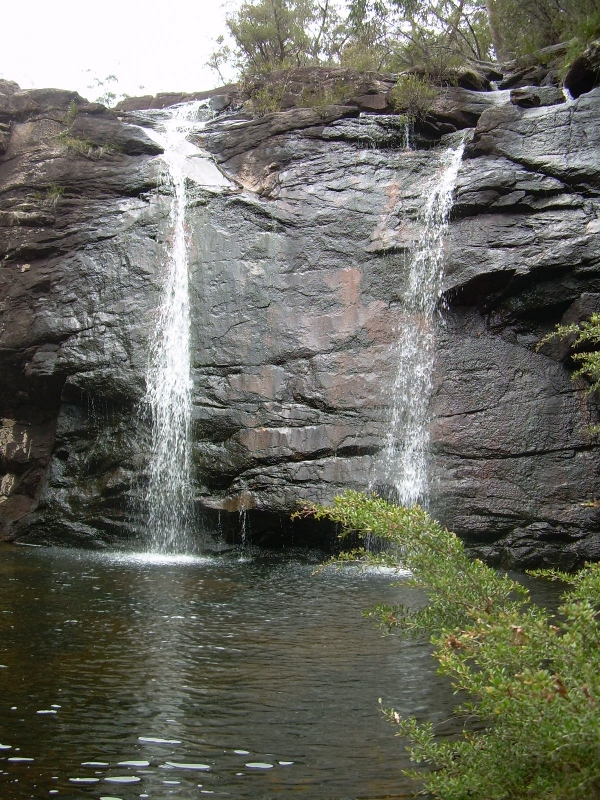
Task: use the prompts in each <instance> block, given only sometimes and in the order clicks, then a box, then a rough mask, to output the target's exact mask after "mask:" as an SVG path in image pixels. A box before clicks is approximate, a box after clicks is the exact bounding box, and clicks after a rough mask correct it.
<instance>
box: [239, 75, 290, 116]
mask: <svg viewBox="0 0 600 800" xmlns="http://www.w3.org/2000/svg"><path fill="white" fill-rule="evenodd" d="M248 91H249V94H250V106H251V108H252V113H253V114H255V115H256V116H257V117H264V116H265V114H270V113H272V112H274V111H281V107H282V102H283V98H284V97H285V95H286V94H287V86H286V85H285V83H283V82H281V81H279V82H274V83H265V84H264V85H263V86H252V85H251V86H249V89H248Z"/></svg>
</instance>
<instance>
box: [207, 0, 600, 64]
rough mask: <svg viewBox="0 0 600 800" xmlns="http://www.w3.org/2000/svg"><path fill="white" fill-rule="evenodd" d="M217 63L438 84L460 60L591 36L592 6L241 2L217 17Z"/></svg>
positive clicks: (532, 0) (387, 0)
mask: <svg viewBox="0 0 600 800" xmlns="http://www.w3.org/2000/svg"><path fill="white" fill-rule="evenodd" d="M227 27H228V30H229V33H230V34H231V36H232V38H233V41H234V42H235V49H234V51H231V50H230V49H229V48H228V47H227V46H225V45H223V43H222V41H221V47H220V49H218V50H217V51H215V53H213V55H212V57H211V60H210V61H209V64H210V65H211V66H213V68H214V69H216V70H217V71H218V69H219V65H220V64H221V63H223V62H224V61H227V60H233V61H235V62H236V63H237V65H238V67H239V68H240V70H241V72H242V74H256V73H261V72H268V71H270V70H274V69H282V68H291V67H299V66H306V65H342V66H349V67H354V68H356V69H362V70H366V69H386V70H391V71H399V70H403V69H410V68H414V67H420V68H421V69H424V70H425V71H426V72H428V73H429V74H430V75H431V77H432V78H434V79H438V78H439V77H440V75H442V74H443V73H444V71H445V70H448V69H452V68H453V67H456V66H461V65H463V64H464V62H465V60H467V59H476V60H486V59H492V58H494V57H495V56H496V57H498V58H500V59H507V58H511V57H513V56H522V55H527V54H532V53H536V52H537V51H538V50H539V49H541V48H544V47H546V46H549V45H553V44H556V43H558V42H561V41H567V40H573V41H574V45H573V48H572V50H571V55H572V56H573V55H575V54H577V52H579V51H580V50H581V49H582V48H583V47H584V46H585V44H586V43H587V42H588V41H590V40H591V39H593V38H595V37H597V36H599V35H600V0H349V2H348V4H347V6H344V5H342V4H341V3H336V2H334V1H333V0H247V2H244V3H242V4H241V5H240V7H239V8H238V9H237V11H235V12H234V13H232V14H230V15H229V16H228V17H227Z"/></svg>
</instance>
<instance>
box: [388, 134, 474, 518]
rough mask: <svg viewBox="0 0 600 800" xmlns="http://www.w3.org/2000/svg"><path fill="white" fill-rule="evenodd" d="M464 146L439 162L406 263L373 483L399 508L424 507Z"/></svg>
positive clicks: (454, 149) (461, 145) (446, 154)
mask: <svg viewBox="0 0 600 800" xmlns="http://www.w3.org/2000/svg"><path fill="white" fill-rule="evenodd" d="M463 151H464V143H461V144H460V145H459V146H458V147H456V148H450V149H448V150H446V152H445V153H444V154H443V156H442V162H441V168H440V172H439V174H438V176H437V177H436V179H435V180H434V182H433V185H432V187H431V189H430V192H429V194H428V196H427V200H426V202H425V205H424V208H423V211H422V213H421V218H420V220H419V222H420V223H421V225H422V229H423V230H422V233H421V236H420V238H419V239H418V241H417V243H416V245H415V246H414V248H413V250H412V253H411V255H410V258H409V271H408V280H407V288H406V291H405V294H404V298H403V308H402V317H401V321H400V326H399V331H398V344H397V351H396V357H395V361H396V364H397V371H396V376H395V379H394V383H393V387H392V418H391V424H390V429H389V433H388V436H387V442H386V447H385V450H384V453H383V459H382V463H381V465H380V466H379V470H378V471H379V472H380V474H378V475H377V480H378V482H379V483H382V484H384V485H386V486H388V487H392V488H393V495H394V496H393V499H394V500H396V501H398V502H400V503H401V504H402V505H406V506H412V505H414V504H415V503H421V504H423V505H426V504H427V495H428V488H429V487H428V477H427V451H428V446H429V425H428V423H429V401H430V397H431V391H432V388H433V387H432V378H433V366H434V356H435V323H436V310H437V308H438V305H439V301H440V296H441V289H442V278H443V266H444V265H443V255H444V237H445V234H446V230H447V227H448V217H449V214H450V211H451V209H452V202H453V191H454V186H455V184H456V178H457V176H458V170H459V168H460V162H461V159H462V155H463Z"/></svg>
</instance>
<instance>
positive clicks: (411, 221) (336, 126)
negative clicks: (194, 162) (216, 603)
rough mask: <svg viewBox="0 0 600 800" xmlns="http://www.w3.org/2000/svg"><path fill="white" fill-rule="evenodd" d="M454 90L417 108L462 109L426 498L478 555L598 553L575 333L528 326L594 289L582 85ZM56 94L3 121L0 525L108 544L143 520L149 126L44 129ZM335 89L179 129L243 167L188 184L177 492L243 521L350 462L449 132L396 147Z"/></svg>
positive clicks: (568, 317)
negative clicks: (182, 431) (438, 140)
mask: <svg viewBox="0 0 600 800" xmlns="http://www.w3.org/2000/svg"><path fill="white" fill-rule="evenodd" d="M0 89H1V86H0ZM528 91H529V90H528ZM544 91H545V90H544ZM536 92H539V90H538V89H536ZM0 94H1V92H0ZM5 94H6V96H8V95H9V94H10V95H11V97H14V96H16V95H17V94H18V90H17V89H15V90H14V91H13V92H12V93H11V92H8V91H7V92H5ZM221 94H227V93H226V92H221ZM376 94H377V93H375V94H371V95H368V96H370V97H375V96H376ZM476 94H478V93H475V92H466V91H465V90H460V92H459V91H454V90H452V91H449V92H448V93H447V94H446V99H445V101H444V102H446V101H447V105H446V106H444V107H443V108H442V107H440V110H439V115H443V114H446V118H445V119H446V120H447V121H446V122H443V120H442V116H439V115H438V116H437V117H436V119H437V122H436V124H438V125H441V124H447V125H448V126H450V127H452V128H454V127H460V126H463V125H464V124H468V123H469V120H471V124H473V123H474V122H477V127H476V129H475V131H474V132H473V133H472V134H468V137H469V144H468V145H467V148H466V154H465V159H464V161H463V163H462V166H461V171H460V174H459V178H458V184H457V190H456V204H455V207H454V212H453V218H452V221H451V224H450V226H449V232H448V236H447V239H446V243H445V250H446V277H445V285H444V294H445V301H446V304H447V305H446V308H445V311H444V313H443V317H444V321H443V323H441V324H440V326H439V331H438V357H437V363H436V374H435V391H434V396H433V398H432V408H431V411H432V424H431V435H432V452H431V473H432V478H433V485H432V492H431V510H432V512H433V513H434V514H435V515H436V517H437V518H439V519H440V520H441V521H442V522H444V524H447V525H448V526H449V527H452V528H454V529H455V530H457V531H458V532H459V533H460V535H461V536H463V537H464V538H465V539H466V540H467V541H468V543H469V546H470V547H472V548H473V550H474V552H476V553H478V554H480V555H482V556H484V557H486V558H488V559H489V560H491V561H492V562H493V563H496V564H500V565H503V566H507V567H513V566H532V565H534V564H544V563H546V564H549V563H558V564H560V565H562V566H565V567H567V568H571V567H575V566H577V565H578V564H580V563H581V562H582V561H583V560H585V559H586V558H597V557H598V556H600V537H599V536H598V524H599V522H600V519H599V512H598V509H597V507H596V504H595V503H594V501H595V500H596V499H597V487H598V477H599V476H598V469H599V459H598V445H597V444H596V441H595V440H594V439H593V438H592V437H591V435H590V433H589V425H590V424H593V423H595V422H596V421H597V418H598V409H597V405H596V399H595V397H594V396H593V395H589V394H587V393H586V386H585V384H584V383H581V382H580V383H573V382H572V381H571V373H572V370H573V363H572V359H571V349H570V343H569V342H562V343H559V342H553V343H551V344H548V345H544V346H543V347H542V348H541V349H540V350H537V349H536V346H537V344H538V343H539V341H540V340H541V339H542V337H543V336H544V335H545V334H547V333H549V332H550V331H551V330H552V329H553V326H554V324H555V323H556V322H559V321H560V320H563V321H565V322H569V321H579V320H581V319H583V318H585V317H586V316H588V315H589V313H591V311H593V310H596V309H597V308H598V297H600V203H599V199H598V188H599V186H598V180H599V173H598V169H599V167H598V159H597V152H598V144H599V142H598V141H597V140H598V136H597V135H596V134H597V131H598V130H600V126H599V125H598V119H599V117H600V113H599V112H600V109H599V107H598V106H599V104H600V94H599V90H594V91H592V92H589V93H587V94H585V95H582V96H581V97H580V98H579V100H577V101H576V102H574V103H572V104H557V105H545V104H544V103H545V101H544V103H542V101H541V102H540V105H539V106H538V107H532V108H523V107H520V106H518V105H517V106H515V105H513V104H512V103H511V102H510V96H509V92H499V93H496V92H485V93H479V95H482V96H481V97H480V96H478V97H474V95H476ZM365 96H367V95H365ZM539 96H540V97H541V96H542V95H541V94H540V95H539ZM549 96H550V95H549V94H548V97H549ZM461 97H462V100H461V99H460V98H461ZM29 100H31V98H29ZM29 100H28V102H29ZM59 101H60V102H59ZM66 101H67V98H63V99H61V98H60V97H58V98H56V97H55V98H54V99H51V100H48V101H47V110H46V111H41V110H40V109H41V108H42V106H43V104H42V103H37V105H36V108H35V109H33V110H30V111H27V112H26V115H29V116H26V119H25V117H23V116H21V115H23V114H25V112H24V111H22V110H21V111H18V112H17V111H15V112H14V114H13V116H10V118H9V121H8V122H7V123H5V124H7V125H10V131H11V135H10V139H9V141H8V145H7V150H6V153H5V155H4V156H3V157H2V158H1V159H0V223H1V225H0V253H1V257H2V259H3V260H2V261H0V263H1V264H2V267H1V268H0V303H2V305H1V306H0V309H1V317H0V362H1V367H0V368H1V369H2V374H3V376H5V377H4V381H3V384H2V386H0V416H2V418H3V425H2V427H1V428H0V443H1V444H2V447H0V451H1V452H2V453H4V455H3V456H2V457H1V459H2V460H0V470H2V471H3V472H4V478H2V481H3V482H2V488H1V490H0V492H1V495H2V496H1V497H0V509H1V514H2V520H3V524H4V529H3V530H4V534H3V535H4V536H8V537H12V538H14V537H15V536H19V537H20V538H22V539H25V540H29V541H59V542H74V543H78V544H86V545H98V544H102V543H111V544H113V543H115V542H119V541H124V540H129V539H131V537H135V536H137V535H139V533H140V530H141V528H142V527H143V525H142V520H143V490H144V485H145V480H146V468H147V462H148V446H149V445H148V442H149V438H148V437H149V429H148V419H147V416H146V414H145V412H144V407H143V402H141V401H142V399H143V396H144V391H145V386H144V374H145V365H146V358H147V348H148V340H149V335H150V331H151V329H152V324H153V319H154V314H155V310H156V305H157V298H158V288H159V276H160V269H161V260H162V259H163V258H164V251H165V247H166V241H167V239H168V236H169V230H168V211H169V198H168V196H167V194H166V193H167V189H165V188H162V189H161V190H157V189H156V178H157V175H158V171H159V169H158V165H157V163H156V162H155V161H153V160H152V158H151V157H150V152H148V151H147V150H140V151H139V153H140V154H139V155H126V154H125V152H117V151H114V152H104V153H103V154H101V155H98V154H97V155H96V156H93V157H92V156H90V157H87V156H86V155H85V154H81V153H76V152H73V151H72V150H69V148H66V147H65V146H64V137H63V139H61V135H62V134H63V133H64V131H65V129H66V125H67V122H68V120H67V118H66V117H65V114H67V112H68V108H69V106H70V103H71V100H69V102H68V103H67V102H66ZM0 102H4V101H3V100H2V99H1V97H0ZM18 102H19V103H21V104H23V103H24V102H25V101H24V100H22V99H19V101H18ZM161 102H162V101H161ZM60 103H62V106H61V105H60ZM65 103H66V105H65ZM461 103H463V106H462V107H461ZM59 106H60V107H59ZM15 108H17V106H15ZM19 108H21V106H19ZM57 109H58V110H57ZM444 109H445V110H444ZM453 109H454V110H453ZM133 113H134V112H131V114H133ZM358 114H359V112H358V109H357V108H356V107H353V108H350V107H340V106H333V107H330V108H327V109H324V110H322V111H317V110H315V109H306V108H294V109H292V110H290V111H287V112H284V113H280V114H273V115H267V116H265V117H263V118H260V119H256V120H250V119H248V118H247V117H244V116H240V115H233V114H232V115H230V116H225V115H223V116H222V117H221V118H219V119H218V120H216V121H214V122H212V123H211V124H209V125H208V126H207V128H206V132H205V135H204V136H203V137H202V138H201V141H199V143H200V144H201V145H203V146H205V147H206V148H207V149H208V150H209V151H210V152H212V153H214V155H215V158H216V160H217V161H218V163H219V165H220V168H221V169H222V170H223V171H224V172H225V173H226V174H227V175H229V176H230V177H231V179H232V180H233V181H234V182H235V184H236V185H237V186H238V187H239V189H238V190H232V191H228V192H224V193H220V194H219V193H215V192H209V191H207V190H204V189H202V188H201V187H195V186H191V185H190V187H189V188H190V200H191V202H190V207H189V210H188V230H189V234H190V275H191V291H192V317H193V319H192V345H193V347H192V350H193V380H194V398H193V401H194V419H193V432H194V433H193V435H194V442H193V456H194V465H195V470H196V475H195V489H196V498H197V506H198V508H199V509H203V510H204V512H205V513H206V514H207V515H208V519H210V520H212V521H213V522H215V521H216V520H217V519H218V515H219V514H220V515H221V519H225V517H226V515H233V516H232V517H231V518H232V519H234V518H235V519H236V520H237V519H238V518H239V515H240V513H243V514H247V515H248V519H252V521H253V522H252V525H253V529H254V530H256V536H257V538H258V539H260V541H264V540H265V538H267V528H268V527H269V526H271V527H272V526H273V525H276V526H277V528H278V529H279V526H280V525H283V526H284V527H285V525H286V524H287V522H286V520H287V519H288V516H289V514H290V512H291V511H293V510H294V509H295V508H296V507H297V504H298V503H302V502H314V501H329V500H331V499H332V498H333V496H334V495H335V494H336V493H338V492H340V491H342V490H343V489H344V488H346V487H351V488H358V489H362V488H365V487H367V486H368V485H369V482H370V481H371V479H372V478H373V475H374V472H373V467H374V464H376V462H377V459H378V458H379V457H380V455H381V451H382V449H383V447H384V446H385V441H386V435H387V432H388V429H389V420H390V414H391V408H390V405H391V397H390V392H389V387H390V384H391V383H392V382H393V376H394V372H395V368H396V363H395V340H396V333H395V331H396V330H397V328H398V325H399V322H400V319H401V314H402V310H401V299H402V295H403V291H404V288H405V282H406V278H407V264H406V259H407V258H408V257H409V254H410V250H411V247H412V246H413V245H414V243H415V241H416V240H417V239H418V237H419V235H420V232H421V230H422V227H421V223H420V221H419V214H420V212H421V210H422V208H423V204H424V202H425V198H426V196H427V193H428V191H429V188H430V187H431V186H432V185H433V184H434V182H435V180H436V178H437V176H438V175H439V170H440V169H441V163H442V161H441V154H442V153H443V151H444V149H445V147H446V146H449V145H450V144H452V143H453V144H454V146H456V145H457V142H458V140H459V139H460V137H461V136H462V134H460V133H458V134H454V138H451V139H444V141H443V143H442V144H440V145H438V146H436V147H434V148H433V149H429V150H424V149H423V150H413V151H408V150H405V149H403V141H404V138H403V137H404V133H405V131H404V127H403V125H404V124H403V122H402V121H401V120H399V118H398V117H397V116H394V115H379V116H377V115H371V116H369V117H361V116H358ZM436 114H438V112H437V111H436ZM123 115H124V116H126V117H127V119H128V120H133V119H140V120H141V119H142V118H143V114H139V115H138V116H137V117H134V116H130V115H129V114H126V112H125V110H123ZM461 115H462V116H461ZM78 120H79V123H78V124H79V125H81V126H84V127H85V130H84V129H83V127H82V129H81V133H80V134H78V135H81V136H82V137H84V136H85V138H89V140H90V141H93V142H95V143H97V144H98V145H99V146H100V147H102V143H103V142H105V141H108V139H109V135H110V136H113V135H115V134H113V133H111V132H112V131H117V130H118V131H121V132H122V133H123V135H124V136H127V137H131V138H130V139H129V141H140V139H139V136H141V135H142V134H139V136H138V134H137V133H136V134H135V135H133V131H131V130H130V128H131V127H132V126H127V125H124V124H123V125H122V126H121V127H118V128H117V127H115V126H116V125H117V124H118V125H121V123H120V122H118V120H115V118H114V117H113V116H111V115H110V114H106V113H105V112H103V111H98V112H97V113H94V114H91V113H89V112H88V111H85V110H81V109H80V111H79V114H78V115H77V116H76V117H75V119H74V120H73V121H72V125H73V126H75V123H76V122H77V121H78ZM450 120H453V121H450ZM77 131H78V128H77V127H75V132H77ZM85 131H88V133H86V132H85ZM123 131H124V132H123ZM440 133H441V131H440V130H439V128H438V129H437V134H436V136H439V135H440ZM93 137H96V138H93ZM103 137H104V138H103ZM431 138H435V137H434V136H433V135H432V137H431ZM419 144H420V145H423V146H424V145H425V141H424V140H422V141H420V142H419ZM431 145H432V141H431V140H430V141H429V142H427V146H428V147H430V148H431ZM144 146H145V145H144ZM131 152H134V151H133V150H132V151H131ZM151 152H155V151H151ZM140 515H141V516H140ZM261 520H262V523H261ZM323 535H324V536H325V533H324V534H323ZM328 535H329V532H328V533H327V536H328ZM277 536H279V533H277V534H273V537H275V538H276V537H277Z"/></svg>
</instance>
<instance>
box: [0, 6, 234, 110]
mask: <svg viewBox="0 0 600 800" xmlns="http://www.w3.org/2000/svg"><path fill="white" fill-rule="evenodd" d="M237 5H238V2H237V0H214V2H209V1H208V0H195V2H192V0H165V2H162V3H159V2H157V0H100V2H98V3H93V2H85V0H27V1H26V2H23V1H22V2H13V3H3V8H2V14H1V19H2V44H1V46H0V78H6V79H8V80H13V81H16V82H17V83H18V84H19V85H20V86H21V87H22V88H23V89H28V88H31V87H36V88H43V87H49V86H51V87H58V88H60V89H76V90H77V91H78V92H79V93H80V94H82V95H83V96H84V97H88V98H89V99H92V100H94V99H95V98H96V97H97V96H98V95H99V94H101V93H102V89H100V90H99V89H98V88H92V89H89V88H87V87H88V85H89V84H93V83H94V79H95V78H98V79H99V80H104V79H105V78H106V77H107V76H108V75H110V74H114V75H116V76H117V78H118V81H119V82H118V84H116V88H113V91H115V92H125V93H127V94H130V95H136V94H138V95H139V94H156V93H157V92H166V91H186V92H191V91H199V90H203V89H210V88H213V87H215V86H217V85H219V83H220V81H219V79H218V77H217V76H216V75H215V73H214V72H212V71H211V70H209V69H208V67H206V66H205V63H204V62H205V61H206V60H207V58H208V56H209V54H210V53H211V52H212V50H213V49H214V46H215V39H216V37H217V36H218V35H219V34H221V33H225V22H224V20H225V14H226V12H227V11H228V10H231V9H232V8H235V7H236V6H237ZM228 77H230V78H233V77H234V76H233V73H231V74H230V76H228ZM114 86H115V85H114V84H112V87H114ZM142 87H143V88H142Z"/></svg>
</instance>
